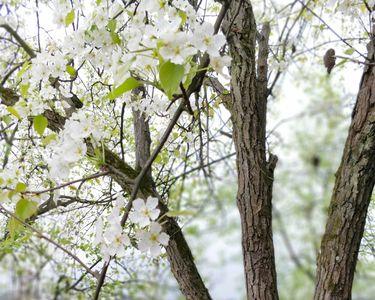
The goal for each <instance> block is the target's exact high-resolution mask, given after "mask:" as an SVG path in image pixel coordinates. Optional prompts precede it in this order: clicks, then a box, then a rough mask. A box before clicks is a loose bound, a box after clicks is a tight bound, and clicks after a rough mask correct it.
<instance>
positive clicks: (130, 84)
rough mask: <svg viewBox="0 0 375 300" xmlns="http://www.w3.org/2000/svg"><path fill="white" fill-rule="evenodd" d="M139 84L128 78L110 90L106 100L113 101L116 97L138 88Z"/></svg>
mask: <svg viewBox="0 0 375 300" xmlns="http://www.w3.org/2000/svg"><path fill="white" fill-rule="evenodd" d="M139 85H140V84H139V82H138V81H137V80H136V79H134V78H133V77H129V78H128V79H126V80H125V81H124V82H123V83H122V84H120V85H119V86H118V87H117V88H115V89H114V90H112V91H111V92H110V93H109V94H108V95H107V98H108V99H109V100H113V99H115V98H117V97H120V96H121V95H122V94H124V93H126V92H129V91H131V90H133V89H135V88H137V87H138V86H139Z"/></svg>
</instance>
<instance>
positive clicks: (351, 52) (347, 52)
mask: <svg viewBox="0 0 375 300" xmlns="http://www.w3.org/2000/svg"><path fill="white" fill-rule="evenodd" d="M344 53H345V54H347V55H352V54H353V53H354V48H349V49H346V50H345V52H344Z"/></svg>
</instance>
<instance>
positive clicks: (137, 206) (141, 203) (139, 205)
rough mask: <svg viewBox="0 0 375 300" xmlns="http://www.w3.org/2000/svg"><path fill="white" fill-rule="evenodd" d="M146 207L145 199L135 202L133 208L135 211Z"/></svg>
mask: <svg viewBox="0 0 375 300" xmlns="http://www.w3.org/2000/svg"><path fill="white" fill-rule="evenodd" d="M144 206H145V201H144V200H143V199H135V200H134V201H133V207H134V209H135V210H138V211H139V210H141V209H142V208H143V207H144Z"/></svg>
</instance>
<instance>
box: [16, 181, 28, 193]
mask: <svg viewBox="0 0 375 300" xmlns="http://www.w3.org/2000/svg"><path fill="white" fill-rule="evenodd" d="M26 187H27V186H26V184H24V183H23V182H19V183H17V185H16V188H15V191H16V192H18V193H22V192H24V191H26Z"/></svg>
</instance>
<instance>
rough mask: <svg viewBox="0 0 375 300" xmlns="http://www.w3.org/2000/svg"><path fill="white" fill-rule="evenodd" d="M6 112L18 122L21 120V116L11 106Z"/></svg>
mask: <svg viewBox="0 0 375 300" xmlns="http://www.w3.org/2000/svg"><path fill="white" fill-rule="evenodd" d="M7 111H9V112H10V113H11V114H12V115H13V116H15V117H16V118H17V119H18V120H21V116H20V115H19V113H18V111H17V110H16V109H15V108H14V107H13V106H8V107H7Z"/></svg>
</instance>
